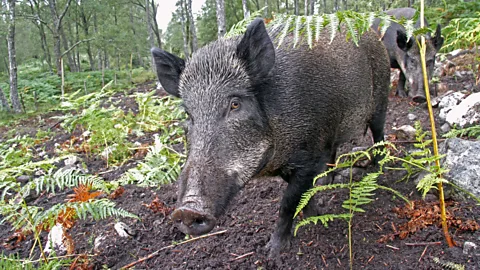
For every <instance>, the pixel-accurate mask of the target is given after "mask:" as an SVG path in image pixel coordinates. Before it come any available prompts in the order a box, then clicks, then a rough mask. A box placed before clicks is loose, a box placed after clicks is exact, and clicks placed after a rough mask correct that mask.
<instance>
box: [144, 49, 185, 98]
mask: <svg viewBox="0 0 480 270" xmlns="http://www.w3.org/2000/svg"><path fill="white" fill-rule="evenodd" d="M151 52H152V55H153V60H154V62H155V67H156V70H157V76H158V80H159V81H160V83H161V84H162V86H163V88H164V89H165V91H167V93H169V94H170V95H173V96H176V97H180V93H179V91H178V83H179V80H180V74H181V73H182V71H183V68H184V67H185V61H183V59H181V58H179V57H177V56H175V55H173V54H171V53H168V52H166V51H164V50H161V49H159V48H152V50H151Z"/></svg>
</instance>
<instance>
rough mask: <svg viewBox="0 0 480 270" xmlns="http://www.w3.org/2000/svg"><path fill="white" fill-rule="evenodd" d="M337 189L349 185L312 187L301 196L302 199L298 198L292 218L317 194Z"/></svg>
mask: <svg viewBox="0 0 480 270" xmlns="http://www.w3.org/2000/svg"><path fill="white" fill-rule="evenodd" d="M339 188H349V185H348V184H329V185H323V186H314V187H312V188H311V189H309V190H308V191H307V192H305V193H303V194H302V197H301V198H300V202H299V203H298V206H297V210H296V211H295V215H293V217H296V216H297V215H298V214H299V213H300V212H301V211H302V209H303V208H305V206H306V205H307V204H308V202H309V201H310V199H311V198H312V197H313V196H314V195H315V194H317V193H318V192H321V191H325V190H330V189H339Z"/></svg>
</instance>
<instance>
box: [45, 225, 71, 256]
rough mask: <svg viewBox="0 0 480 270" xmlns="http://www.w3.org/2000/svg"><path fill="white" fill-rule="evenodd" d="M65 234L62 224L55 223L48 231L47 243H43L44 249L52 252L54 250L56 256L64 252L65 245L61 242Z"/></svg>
mask: <svg viewBox="0 0 480 270" xmlns="http://www.w3.org/2000/svg"><path fill="white" fill-rule="evenodd" d="M64 237H65V235H64V232H63V226H62V225H60V224H55V226H53V228H52V229H50V232H49V233H48V238H47V243H46V244H45V249H44V251H45V252H46V253H52V251H54V250H55V253H56V254H57V256H60V255H62V254H65V253H66V252H67V247H65V244H64V243H63V239H64Z"/></svg>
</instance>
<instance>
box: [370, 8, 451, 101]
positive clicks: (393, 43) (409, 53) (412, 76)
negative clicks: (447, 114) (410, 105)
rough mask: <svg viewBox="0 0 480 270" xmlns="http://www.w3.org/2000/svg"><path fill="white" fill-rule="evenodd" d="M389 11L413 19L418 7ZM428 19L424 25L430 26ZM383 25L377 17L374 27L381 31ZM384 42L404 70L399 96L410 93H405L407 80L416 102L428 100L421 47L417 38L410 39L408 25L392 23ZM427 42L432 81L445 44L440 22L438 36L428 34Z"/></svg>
mask: <svg viewBox="0 0 480 270" xmlns="http://www.w3.org/2000/svg"><path fill="white" fill-rule="evenodd" d="M385 13H386V14H388V15H390V16H393V17H394V18H396V19H401V18H402V17H403V18H406V19H412V18H413V17H414V16H415V13H416V10H415V9H413V8H397V9H392V10H388V11H386V12H385ZM424 22H425V24H424V25H425V26H428V23H427V21H424ZM379 25H380V20H379V19H375V21H374V23H373V25H372V28H373V29H374V30H375V31H377V32H378V33H379V34H380V28H379ZM415 28H420V19H419V20H417V22H416V23H415ZM382 41H383V43H384V44H385V47H386V48H387V51H388V55H389V58H390V67H391V68H398V69H400V77H399V79H398V84H397V91H396V95H398V96H401V97H406V96H407V93H406V92H405V82H407V83H408V84H407V86H408V88H409V91H408V96H410V97H412V98H413V101H415V102H418V103H423V102H425V100H426V99H425V90H424V82H423V73H422V66H421V61H420V48H419V46H418V44H417V42H416V41H415V38H413V37H411V38H410V39H409V40H408V42H407V36H406V31H405V28H404V27H403V26H402V25H400V24H398V23H395V22H392V23H391V24H390V26H389V27H388V28H387V31H386V32H385V34H384V36H383V37H382ZM419 41H420V40H419ZM426 45H427V50H426V54H425V60H426V65H427V75H428V81H430V79H431V78H432V74H433V68H434V67H435V55H436V54H437V52H438V51H439V50H440V48H441V47H442V45H443V38H442V33H441V28H440V25H437V29H436V32H435V36H434V37H430V36H427V37H426Z"/></svg>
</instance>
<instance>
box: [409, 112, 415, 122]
mask: <svg viewBox="0 0 480 270" xmlns="http://www.w3.org/2000/svg"><path fill="white" fill-rule="evenodd" d="M407 117H408V120H410V121H414V120H415V119H417V116H416V115H415V114H413V113H409V114H408V115H407Z"/></svg>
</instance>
